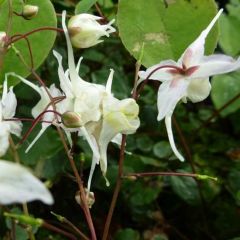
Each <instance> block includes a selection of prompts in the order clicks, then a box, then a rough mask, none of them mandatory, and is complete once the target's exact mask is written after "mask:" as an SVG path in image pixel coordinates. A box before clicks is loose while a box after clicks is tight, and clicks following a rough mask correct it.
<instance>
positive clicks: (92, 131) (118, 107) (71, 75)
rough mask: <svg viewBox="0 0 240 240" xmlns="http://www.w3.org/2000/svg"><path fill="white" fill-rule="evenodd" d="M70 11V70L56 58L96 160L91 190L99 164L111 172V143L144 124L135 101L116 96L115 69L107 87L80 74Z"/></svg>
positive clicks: (64, 87) (81, 132) (68, 97)
mask: <svg viewBox="0 0 240 240" xmlns="http://www.w3.org/2000/svg"><path fill="white" fill-rule="evenodd" d="M65 19H66V12H65V11H64V12H63V18H62V26H63V30H64V33H65V36H66V40H67V47H68V67H69V69H67V71H65V72H64V70H63V67H62V57H61V55H60V54H58V53H57V52H56V51H54V55H55V57H56V58H57V60H58V63H59V68H58V75H59V79H60V86H61V89H62V90H63V92H64V93H65V95H66V99H65V100H64V101H65V102H67V103H66V105H67V106H69V108H68V111H73V112H76V113H77V114H78V116H80V119H81V121H82V127H80V128H78V129H76V130H78V131H79V135H82V136H84V137H85V138H86V140H87V141H88V143H89V145H90V147H91V149H92V151H93V159H92V166H91V172H90V176H89V181H88V189H89V190H90V184H91V179H92V174H93V171H94V169H95V166H96V164H98V163H99V162H100V166H101V170H102V172H103V175H104V176H105V175H106V171H107V146H108V144H109V142H110V141H114V142H116V138H119V134H131V133H134V132H135V131H136V129H137V128H138V127H139V125H140V121H139V119H138V112H139V108H138V105H137V104H136V102H135V101H134V100H133V99H124V100H118V99H116V98H114V97H113V96H112V93H111V86H112V80H113V70H111V72H110V75H109V78H108V80H107V83H106V86H102V85H99V84H93V83H88V82H85V81H84V80H83V79H81V78H80V77H79V75H78V72H79V68H80V63H81V60H82V59H81V58H80V60H79V62H78V64H77V66H75V62H74V55H73V49H72V45H71V42H70V37H69V34H68V31H67V28H66V25H65Z"/></svg>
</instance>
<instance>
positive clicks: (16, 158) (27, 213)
mask: <svg viewBox="0 0 240 240" xmlns="http://www.w3.org/2000/svg"><path fill="white" fill-rule="evenodd" d="M9 142H10V147H11V149H12V152H13V158H14V160H15V162H16V163H19V164H20V162H21V160H20V157H19V154H18V152H17V147H16V145H15V143H14V141H13V139H12V137H11V136H10V137H9ZM22 209H23V212H24V214H25V215H27V216H29V212H28V206H27V203H23V204H22ZM27 233H28V236H29V239H30V240H35V236H34V233H33V231H32V227H31V226H29V227H28V228H27Z"/></svg>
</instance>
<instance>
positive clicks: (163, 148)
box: [153, 141, 172, 158]
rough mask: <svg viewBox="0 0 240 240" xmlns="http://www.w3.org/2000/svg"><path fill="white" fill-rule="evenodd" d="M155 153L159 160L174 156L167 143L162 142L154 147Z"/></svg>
mask: <svg viewBox="0 0 240 240" xmlns="http://www.w3.org/2000/svg"><path fill="white" fill-rule="evenodd" d="M153 153H154V155H155V156H156V157H159V158H167V157H170V156H171V154H172V149H171V146H170V144H169V142H167V141H161V142H158V143H156V144H155V145H154V147H153Z"/></svg>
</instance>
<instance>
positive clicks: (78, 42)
mask: <svg viewBox="0 0 240 240" xmlns="http://www.w3.org/2000/svg"><path fill="white" fill-rule="evenodd" d="M100 19H102V18H101V17H97V16H94V15H91V14H86V13H83V14H79V15H76V16H73V17H71V18H70V20H69V22H68V31H69V33H70V37H71V42H72V44H73V46H74V47H76V48H89V47H92V46H94V45H96V44H98V43H100V42H103V40H100V38H101V37H102V36H107V37H109V34H110V33H113V32H115V31H116V30H115V29H114V28H113V27H112V26H111V24H112V23H113V22H114V20H112V21H111V22H110V23H108V24H106V25H101V24H100V23H98V22H97V21H98V20H100Z"/></svg>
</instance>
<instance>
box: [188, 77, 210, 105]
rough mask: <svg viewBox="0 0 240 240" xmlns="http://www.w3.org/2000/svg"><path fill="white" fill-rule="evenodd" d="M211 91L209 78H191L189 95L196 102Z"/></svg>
mask: <svg viewBox="0 0 240 240" xmlns="http://www.w3.org/2000/svg"><path fill="white" fill-rule="evenodd" d="M210 91H211V84H210V82H209V79H208V78H201V79H191V81H190V84H189V86H188V88H187V97H188V98H189V99H190V100H191V101H192V102H194V103H196V102H201V101H203V100H204V99H206V98H207V97H208V96H209V94H210Z"/></svg>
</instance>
